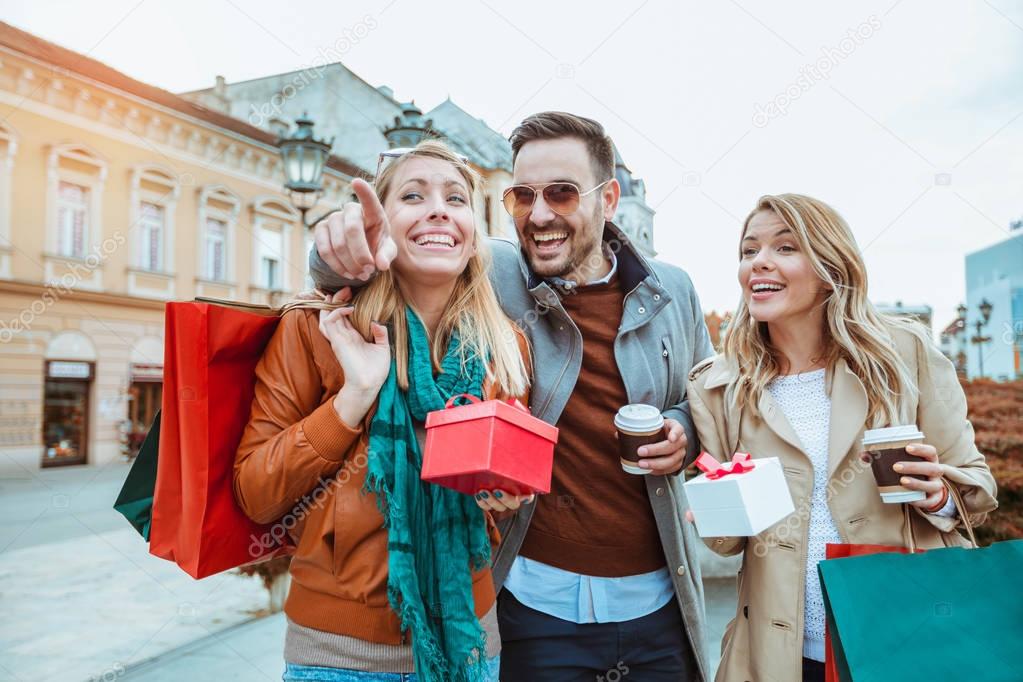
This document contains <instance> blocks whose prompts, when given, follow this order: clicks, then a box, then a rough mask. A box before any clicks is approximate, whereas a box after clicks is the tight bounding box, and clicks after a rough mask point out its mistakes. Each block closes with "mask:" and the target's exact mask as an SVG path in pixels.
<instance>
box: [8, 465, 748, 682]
mask: <svg viewBox="0 0 1023 682" xmlns="http://www.w3.org/2000/svg"><path fill="white" fill-rule="evenodd" d="M127 472H128V465H127V464H125V463H123V462H115V463H111V464H108V465H106V466H99V467H96V466H86V467H68V468H62V469H49V470H42V471H32V472H29V471H24V470H19V471H15V472H13V473H12V472H10V471H0V614H2V616H3V617H2V618H0V682H8V681H11V682H23V681H27V680H32V681H35V680H46V681H47V682H49V681H51V680H52V681H54V682H65V681H66V682H85V681H87V680H88V681H92V680H103V681H104V682H106V681H112V680H122V679H124V680H129V681H131V682H136V681H145V682H160V681H167V682H169V681H170V680H182V679H187V680H196V681H199V682H202V681H204V680H210V681H213V680H216V681H220V680H257V681H258V680H279V679H280V676H281V672H282V671H283V668H284V662H283V658H282V650H283V646H284V630H285V626H286V621H285V619H284V616H283V614H275V615H269V616H268V615H267V611H266V607H267V603H268V594H267V591H266V589H265V588H264V587H263V585H262V583H261V582H260V581H259V580H258V579H256V578H249V577H246V576H241V575H238V574H236V573H233V572H227V573H222V574H219V575H216V576H211V577H209V578H206V579H204V580H198V581H197V580H193V579H192V578H191V577H190V576H188V575H187V574H186V573H184V571H182V570H180V569H179V568H178V567H177V566H175V565H174V564H173V563H171V562H168V561H165V560H163V559H159V558H157V557H154V556H152V555H150V554H149V553H148V548H147V546H146V543H145V542H144V541H143V540H142V538H141V537H140V536H139V535H138V534H137V533H136V532H135V530H134V529H133V528H131V526H130V525H128V523H127V521H125V520H124V518H123V517H121V516H120V514H118V513H117V512H115V511H114V510H113V509H112V508H111V505H112V504H113V500H114V498H115V497H116V496H117V492H118V491H119V490H120V486H121V483H122V481H123V480H124V477H125V476H126V475H127ZM705 587H706V591H707V615H708V622H709V626H710V636H709V640H708V641H709V642H710V647H711V649H712V651H711V652H709V653H710V654H711V659H712V660H713V661H715V665H716V661H717V658H718V656H717V654H718V644H719V642H720V639H721V636H722V635H723V633H724V628H725V625H726V623H727V622H728V620H729V619H730V618H731V617H732V615H733V614H734V610H735V581H734V578H732V579H728V578H726V579H709V580H706V581H705Z"/></svg>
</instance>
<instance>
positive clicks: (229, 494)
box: [149, 301, 290, 578]
mask: <svg viewBox="0 0 1023 682" xmlns="http://www.w3.org/2000/svg"><path fill="white" fill-rule="evenodd" d="M278 321H279V317H278V316H277V312H276V311H274V310H272V309H271V308H268V307H265V306H246V305H245V304H241V305H232V304H215V303H208V302H199V301H197V302H182V303H168V304H167V307H166V314H165V329H166V331H165V336H164V347H165V349H166V350H165V351H164V365H163V372H164V379H163V381H164V383H163V408H162V417H161V419H162V424H161V429H160V446H159V457H158V465H157V475H156V490H155V493H154V497H153V517H152V529H151V534H150V541H149V551H150V553H151V554H155V555H156V556H158V557H161V558H164V559H168V560H170V561H174V562H175V563H177V564H178V566H180V567H181V568H182V569H184V570H185V572H187V573H188V574H189V575H191V576H192V577H193V578H203V577H206V576H208V575H212V574H214V573H218V572H220V571H224V570H227V569H229V568H235V567H237V566H241V565H244V564H248V563H252V562H253V561H258V560H263V559H268V558H270V557H272V556H275V555H279V554H283V553H286V552H288V551H289V550H290V548H288V547H284V546H281V545H276V544H273V543H265V542H255V541H253V538H254V537H255V538H264V537H274V535H273V534H267V535H264V533H265V532H266V531H267V529H268V526H263V525H260V524H257V523H255V522H253V521H252V520H251V519H249V518H248V517H247V516H245V514H244V513H243V512H242V510H241V509H240V508H239V507H238V505H237V503H236V502H235V499H234V486H233V469H234V456H235V450H236V449H237V448H238V443H239V441H240V440H241V436H242V431H243V430H244V428H245V425H246V423H247V422H248V419H249V411H250V409H251V406H252V396H253V391H254V385H255V368H256V363H257V362H259V359H260V357H261V356H262V354H263V350H264V349H265V348H266V345H267V343H269V341H270V337H271V336H273V333H274V330H275V329H276V328H277V323H278ZM268 544H269V545H270V546H267V545H268Z"/></svg>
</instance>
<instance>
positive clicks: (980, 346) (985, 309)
mask: <svg viewBox="0 0 1023 682" xmlns="http://www.w3.org/2000/svg"><path fill="white" fill-rule="evenodd" d="M993 307H994V306H993V305H991V302H990V301H988V300H987V299H986V298H985V299H981V301H980V305H978V306H977V309H978V310H980V317H979V318H977V321H976V322H974V323H973V326H974V327H976V329H977V333H976V334H974V335H973V337H972V338H971V339H970V343H972V344H974V345H975V346H977V366H978V369H980V374H979V376H980V377H983V376H984V344H985V343H987V342H988V341H990V340H991V337H990V336H984V335H983V334H982V333H981V330H982V329H983V328H984V327H985V326H987V323H988V322H989V321H990V320H991V309H992V308H993Z"/></svg>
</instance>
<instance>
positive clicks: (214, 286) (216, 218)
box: [196, 185, 242, 298]
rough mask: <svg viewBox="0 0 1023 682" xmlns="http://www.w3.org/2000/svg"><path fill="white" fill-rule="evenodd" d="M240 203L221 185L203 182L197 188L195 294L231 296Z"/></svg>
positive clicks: (236, 197)
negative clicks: (197, 226)
mask: <svg viewBox="0 0 1023 682" xmlns="http://www.w3.org/2000/svg"><path fill="white" fill-rule="evenodd" d="M241 205H242V201H241V197H239V196H238V195H237V194H235V193H234V192H232V191H231V190H229V189H228V188H227V187H225V186H223V185H207V186H206V187H203V188H202V189H201V190H200V191H199V243H198V244H197V248H196V252H197V253H196V256H197V259H198V262H197V268H198V269H197V270H196V272H197V273H198V275H197V277H196V290H197V293H198V294H199V295H210V294H212V295H226V296H229V297H232V298H233V297H234V296H235V290H234V288H235V283H234V277H235V265H234V262H235V253H234V250H235V248H236V244H237V242H236V239H235V233H236V231H237V224H238V214H239V212H240V210H241Z"/></svg>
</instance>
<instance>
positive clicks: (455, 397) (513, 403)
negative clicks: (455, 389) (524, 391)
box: [444, 393, 529, 412]
mask: <svg viewBox="0 0 1023 682" xmlns="http://www.w3.org/2000/svg"><path fill="white" fill-rule="evenodd" d="M459 398H466V399H467V400H468V401H469V402H470V403H478V402H482V401H481V400H480V399H479V398H477V397H476V396H474V395H472V394H471V393H459V394H458V395H453V396H451V397H450V398H448V401H447V402H446V403H444V409H445V410H447V409H450V408H451V407H452V406H453V405H454V404H455V401H456V400H458V399H459ZM504 402H506V403H508V404H509V405H511V406H512V407H515V408H518V409H520V410H522V411H523V412H529V408H528V407H526V406H525V405H523V404H522V402H521V401H520V400H519V399H518V398H508V399H507V400H505V401H504Z"/></svg>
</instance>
